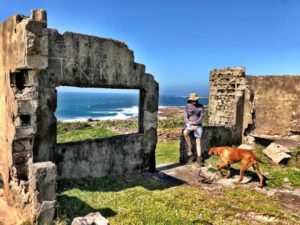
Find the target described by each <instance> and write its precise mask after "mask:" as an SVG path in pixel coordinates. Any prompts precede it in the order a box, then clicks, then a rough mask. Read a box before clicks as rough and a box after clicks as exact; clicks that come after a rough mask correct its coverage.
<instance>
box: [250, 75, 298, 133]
mask: <svg viewBox="0 0 300 225" xmlns="http://www.w3.org/2000/svg"><path fill="white" fill-rule="evenodd" d="M246 79H247V83H248V85H249V89H250V91H251V95H252V97H251V96H250V97H249V100H250V101H246V103H247V102H248V105H246V104H245V110H247V111H248V112H249V109H250V113H248V115H250V114H252V116H251V117H252V118H250V121H249V117H246V115H244V116H245V118H244V128H245V129H246V128H247V124H248V127H249V124H252V123H253V122H254V125H253V126H250V130H248V131H247V132H250V133H251V135H253V136H264V135H266V136H273V135H278V136H292V135H299V134H300V76H288V75H286V76H246ZM249 103H250V105H249ZM248 108H249V109H248Z"/></svg>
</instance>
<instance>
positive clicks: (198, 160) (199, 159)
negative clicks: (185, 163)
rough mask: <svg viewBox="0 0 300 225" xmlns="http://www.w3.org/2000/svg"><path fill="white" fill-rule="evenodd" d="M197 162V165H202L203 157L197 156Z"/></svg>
mask: <svg viewBox="0 0 300 225" xmlns="http://www.w3.org/2000/svg"><path fill="white" fill-rule="evenodd" d="M197 162H198V164H199V166H201V167H203V166H204V159H203V158H202V157H197Z"/></svg>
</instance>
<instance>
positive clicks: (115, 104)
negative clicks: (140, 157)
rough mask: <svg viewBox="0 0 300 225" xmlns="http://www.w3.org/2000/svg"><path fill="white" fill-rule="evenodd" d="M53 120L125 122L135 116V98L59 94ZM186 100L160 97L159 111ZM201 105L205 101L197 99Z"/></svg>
mask: <svg viewBox="0 0 300 225" xmlns="http://www.w3.org/2000/svg"><path fill="white" fill-rule="evenodd" d="M57 95H58V97H57V109H56V112H55V116H56V118H57V119H58V120H60V121H86V120H88V119H98V120H109V119H129V118H134V117H137V116H138V104H139V101H138V99H139V95H138V94H132V93H130V94H127V93H126V94H124V93H121V94H120V93H97V92H60V91H58V94H57ZM186 100H187V97H186V96H160V97H159V107H178V106H184V105H185V104H186ZM199 102H200V103H201V104H203V105H207V104H208V99H207V98H201V99H199Z"/></svg>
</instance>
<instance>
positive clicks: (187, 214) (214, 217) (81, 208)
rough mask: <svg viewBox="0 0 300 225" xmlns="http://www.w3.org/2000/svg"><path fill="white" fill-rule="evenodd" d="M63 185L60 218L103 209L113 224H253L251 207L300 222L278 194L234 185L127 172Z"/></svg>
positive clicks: (61, 224) (66, 220) (60, 221)
mask: <svg viewBox="0 0 300 225" xmlns="http://www.w3.org/2000/svg"><path fill="white" fill-rule="evenodd" d="M62 184H63V185H60V186H59V191H60V193H59V196H58V200H59V208H58V218H57V220H56V224H57V225H58V224H59V225H65V224H70V222H71V220H72V219H73V218H74V217H76V216H85V215H86V214H88V213H90V212H96V211H99V212H100V213H101V214H102V215H103V216H104V217H107V218H108V219H109V221H110V224H112V225H113V224H124V225H125V224H126V225H128V224H147V225H148V224H149V225H150V224H153V225H158V224H178V225H179V224H180V225H182V224H191V225H192V224H215V225H217V224H254V223H253V219H252V218H250V217H249V213H250V212H251V213H252V214H255V215H268V216H270V217H273V218H275V219H276V220H277V221H280V222H278V223H276V224H297V223H296V221H297V218H296V217H294V216H293V215H291V214H290V213H288V212H286V210H284V209H283V208H282V206H281V205H280V202H278V200H277V199H276V198H275V197H268V196H266V195H263V194H260V193H258V192H256V191H254V190H250V189H243V188H236V189H226V190H222V191H220V192H208V191H206V190H203V189H201V188H198V187H193V186H189V185H186V184H183V185H176V184H172V183H164V182H159V181H155V180H154V179H147V177H146V176H145V175H143V177H142V176H134V177H133V176H132V177H130V176H127V177H119V178H117V179H114V178H106V179H96V180H88V179H84V180H76V181H74V180H68V181H63V182H62Z"/></svg>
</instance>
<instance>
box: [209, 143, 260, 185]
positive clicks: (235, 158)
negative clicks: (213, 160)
mask: <svg viewBox="0 0 300 225" xmlns="http://www.w3.org/2000/svg"><path fill="white" fill-rule="evenodd" d="M208 153H209V154H210V155H216V156H219V157H220V159H221V160H222V163H221V164H220V165H218V171H220V170H221V169H222V168H224V167H226V166H227V167H228V169H229V171H228V173H227V175H226V178H230V177H231V169H230V166H231V164H234V163H237V162H240V161H242V164H241V167H240V179H239V180H238V181H237V182H236V184H239V183H240V182H241V181H242V180H243V178H244V173H245V171H246V170H247V169H248V168H249V167H250V166H252V167H253V169H254V171H255V173H256V174H257V175H258V177H259V180H260V185H259V187H263V180H264V177H263V175H262V174H261V173H260V172H259V168H258V162H262V161H261V160H259V158H257V157H256V155H254V154H253V153H252V152H251V151H248V150H244V149H234V148H231V147H228V146H222V147H214V148H211V149H210V150H209V152H208Z"/></svg>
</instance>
